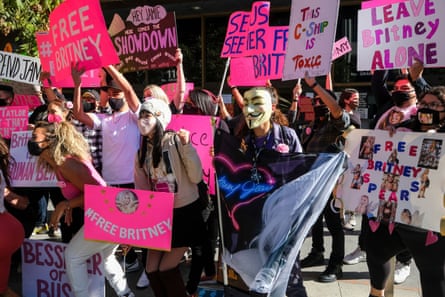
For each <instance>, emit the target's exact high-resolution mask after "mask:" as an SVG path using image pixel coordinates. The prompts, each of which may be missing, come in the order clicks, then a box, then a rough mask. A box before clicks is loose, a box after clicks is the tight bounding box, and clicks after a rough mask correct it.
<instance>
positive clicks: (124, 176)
mask: <svg viewBox="0 0 445 297" xmlns="http://www.w3.org/2000/svg"><path fill="white" fill-rule="evenodd" d="M104 69H105V70H106V71H107V73H108V74H109V75H110V76H111V78H112V80H110V81H109V82H108V85H107V86H103V87H102V88H101V90H102V92H104V91H106V92H107V94H108V105H109V106H110V108H111V109H112V111H113V112H112V113H111V114H106V113H93V112H85V111H84V110H83V104H82V102H81V79H80V76H81V75H82V73H83V72H84V70H83V69H80V68H79V67H78V65H77V64H72V67H71V75H72V78H73V81H74V86H75V87H74V100H73V103H74V107H73V112H74V117H75V119H76V120H78V121H79V122H81V123H83V124H85V125H86V126H87V127H88V128H89V129H101V131H102V172H101V173H102V176H103V178H104V179H105V181H106V182H107V184H108V185H109V186H113V187H120V188H130V189H131V188H134V176H133V167H132V165H133V156H134V155H135V154H136V152H137V150H138V149H139V136H140V134H139V130H138V126H137V120H138V112H139V107H140V101H139V98H138V97H137V95H136V93H135V91H134V89H133V87H132V86H131V84H130V83H129V82H128V81H127V79H126V78H125V77H124V75H123V74H122V73H120V72H119V71H118V70H117V69H116V68H115V67H114V66H112V65H109V66H105V67H104ZM125 259H126V264H125V265H127V269H126V271H127V272H129V271H136V270H139V268H140V266H141V265H140V262H139V260H138V258H137V254H136V253H135V252H134V250H133V249H132V250H130V253H128V254H127V256H126V257H125Z"/></svg>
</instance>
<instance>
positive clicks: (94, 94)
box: [82, 89, 100, 101]
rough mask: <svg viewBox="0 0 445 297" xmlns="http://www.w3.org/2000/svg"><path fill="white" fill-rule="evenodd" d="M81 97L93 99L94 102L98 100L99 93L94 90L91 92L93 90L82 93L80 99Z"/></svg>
mask: <svg viewBox="0 0 445 297" xmlns="http://www.w3.org/2000/svg"><path fill="white" fill-rule="evenodd" d="M83 97H91V98H94V99H95V100H96V101H99V100H100V96H99V93H98V92H97V91H96V90H93V89H90V90H86V91H85V92H83V93H82V98H83Z"/></svg>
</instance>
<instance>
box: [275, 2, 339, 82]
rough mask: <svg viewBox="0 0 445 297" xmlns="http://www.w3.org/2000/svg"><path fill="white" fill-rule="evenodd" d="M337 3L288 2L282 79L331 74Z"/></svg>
mask: <svg viewBox="0 0 445 297" xmlns="http://www.w3.org/2000/svg"><path fill="white" fill-rule="evenodd" d="M338 9H339V1H338V0H330V1H323V0H315V1H314V0H303V1H302V0H292V7H291V15H290V22H289V40H288V44H287V50H286V57H285V62H284V70H283V80H291V79H297V78H304V76H305V73H306V72H308V75H309V76H312V77H316V76H321V75H326V74H328V73H329V72H330V71H331V61H332V47H333V45H334V42H335V31H336V28H337V16H338Z"/></svg>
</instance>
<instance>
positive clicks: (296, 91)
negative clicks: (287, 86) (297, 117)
mask: <svg viewBox="0 0 445 297" xmlns="http://www.w3.org/2000/svg"><path fill="white" fill-rule="evenodd" d="M302 93H303V88H302V87H301V84H300V83H298V82H297V83H296V84H295V87H294V88H293V89H292V94H293V95H294V98H295V97H297V96H298V97H300V96H301V94H302Z"/></svg>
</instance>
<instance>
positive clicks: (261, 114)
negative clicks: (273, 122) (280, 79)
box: [243, 90, 272, 129]
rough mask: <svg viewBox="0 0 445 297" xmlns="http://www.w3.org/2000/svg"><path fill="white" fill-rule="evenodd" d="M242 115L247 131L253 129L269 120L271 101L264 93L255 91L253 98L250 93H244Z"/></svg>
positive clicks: (267, 94) (266, 93) (268, 95)
mask: <svg viewBox="0 0 445 297" xmlns="http://www.w3.org/2000/svg"><path fill="white" fill-rule="evenodd" d="M246 93H247V95H248V96H246V95H245V98H244V107H243V113H244V117H245V119H246V123H247V126H248V128H249V129H254V128H257V127H259V126H261V124H263V123H265V122H267V121H269V120H270V117H271V116H272V100H271V96H270V94H269V93H268V92H266V91H262V90H261V91H258V90H257V91H255V92H254V93H253V96H249V95H251V94H250V93H251V91H248V92H246Z"/></svg>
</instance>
